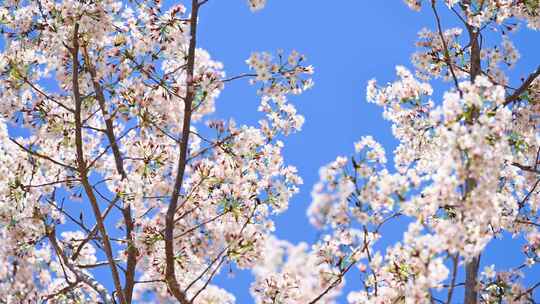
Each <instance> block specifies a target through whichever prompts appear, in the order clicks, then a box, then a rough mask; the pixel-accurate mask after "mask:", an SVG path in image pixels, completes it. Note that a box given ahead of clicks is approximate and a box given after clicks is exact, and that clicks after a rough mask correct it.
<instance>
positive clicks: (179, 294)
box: [165, 0, 200, 304]
mask: <svg viewBox="0 0 540 304" xmlns="http://www.w3.org/2000/svg"><path fill="white" fill-rule="evenodd" d="M191 3H192V4H191V5H192V6H191V7H192V10H191V17H190V35H191V38H190V41H189V48H188V54H187V68H186V74H187V77H186V80H187V84H186V85H187V90H186V95H185V97H184V117H183V123H182V137H181V139H180V155H179V159H178V168H177V173H176V179H175V183H174V188H173V192H172V195H171V200H170V202H169V207H168V210H167V215H166V218H165V259H166V266H165V280H166V282H167V286H168V287H169V291H170V292H171V294H172V295H173V296H174V297H175V298H176V299H177V300H178V301H179V302H180V303H182V304H188V303H190V301H189V300H188V299H187V296H186V294H185V292H184V291H182V290H181V287H180V285H179V284H178V281H177V280H176V272H175V267H174V266H175V255H174V237H173V236H174V215H175V213H176V209H177V207H178V199H179V196H180V188H181V187H182V182H183V180H184V173H185V169H186V161H187V152H188V140H189V134H190V132H189V129H190V125H191V114H192V103H193V99H194V96H195V92H194V89H195V88H194V85H193V74H194V69H195V49H196V46H197V18H198V12H199V6H200V4H199V3H198V1H197V0H192V2H191Z"/></svg>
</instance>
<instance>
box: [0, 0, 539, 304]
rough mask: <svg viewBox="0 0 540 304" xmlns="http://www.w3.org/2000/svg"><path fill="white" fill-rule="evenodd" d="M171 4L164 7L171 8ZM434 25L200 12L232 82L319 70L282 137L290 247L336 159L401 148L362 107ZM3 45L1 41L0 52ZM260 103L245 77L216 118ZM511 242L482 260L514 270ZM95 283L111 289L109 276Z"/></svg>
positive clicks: (284, 235) (404, 17) (242, 293)
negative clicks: (287, 59)
mask: <svg viewBox="0 0 540 304" xmlns="http://www.w3.org/2000/svg"><path fill="white" fill-rule="evenodd" d="M174 2H176V1H175V0H167V1H165V4H166V6H167V5H170V4H171V3H174ZM446 11H447V10H446V9H445V8H443V7H441V16H442V23H443V27H444V28H448V27H451V26H456V25H458V23H457V20H456V18H455V17H454V16H453V15H449V14H448V13H446ZM434 22H435V20H434V18H433V15H432V13H431V11H430V10H428V9H426V10H424V11H422V12H421V13H417V12H414V11H411V10H409V9H408V8H407V6H406V5H405V4H404V3H403V1H401V0H372V1H367V0H342V1H337V0H336V1H322V0H268V4H267V6H266V8H265V9H264V10H262V11H259V12H257V13H252V12H251V11H250V10H249V8H248V6H247V5H246V0H210V1H209V2H208V3H207V4H206V5H204V7H203V8H202V11H201V13H200V27H199V35H198V39H199V47H201V48H204V49H206V50H208V51H209V53H210V54H211V56H212V57H213V58H214V59H216V60H218V61H221V62H222V63H223V64H224V66H225V71H226V72H227V75H228V76H234V75H238V74H241V73H244V72H248V67H247V65H246V64H245V60H246V59H247V58H248V57H249V56H250V54H251V52H253V51H269V52H271V53H275V51H276V50H278V49H284V50H285V51H290V50H292V49H295V50H297V51H299V52H300V53H302V54H305V55H306V56H307V59H308V63H309V64H312V65H314V67H315V75H314V81H315V87H314V88H313V89H312V90H309V91H307V92H306V93H304V94H303V95H300V96H292V97H291V98H290V101H291V102H293V103H294V104H295V106H296V107H297V109H298V111H299V112H300V113H301V114H302V115H304V116H305V118H306V122H305V124H304V127H303V130H302V131H301V132H300V133H297V134H293V135H291V136H289V137H288V138H286V139H285V148H284V155H285V160H286V162H287V163H288V164H292V165H294V166H296V167H297V168H298V170H299V173H300V175H301V176H302V178H303V179H304V185H303V186H302V187H301V192H300V194H298V195H296V196H294V197H293V199H292V200H291V202H290V207H289V210H288V211H287V212H285V213H284V214H282V215H280V216H278V217H277V218H276V219H275V221H276V235H277V236H278V237H279V238H280V239H286V240H289V241H290V242H292V243H298V242H301V241H305V242H308V243H312V242H314V241H315V240H316V238H317V235H318V234H317V231H316V230H315V229H314V228H313V227H311V225H310V224H309V222H308V219H307V217H306V209H307V207H308V206H309V204H310V202H311V196H310V192H311V188H312V186H313V185H314V183H316V182H317V181H318V170H319V168H320V167H321V166H323V165H325V164H327V163H328V162H330V161H332V160H334V159H335V158H336V156H338V155H344V156H348V155H350V154H351V153H352V152H353V143H354V142H355V141H357V140H358V139H359V138H360V137H361V136H364V135H372V136H373V137H374V138H375V139H376V140H378V141H379V142H381V143H382V144H383V146H384V147H385V148H386V149H387V155H388V157H389V159H391V158H392V150H393V148H394V147H395V145H396V141H395V140H394V139H393V137H392V134H391V128H390V124H389V123H388V122H387V121H385V120H383V118H382V115H381V114H382V110H381V108H379V107H378V106H375V105H373V104H368V103H367V102H366V98H365V95H366V90H365V86H366V83H367V81H368V80H369V79H371V78H377V80H378V81H379V82H380V83H386V82H389V81H393V80H394V79H395V66H396V65H405V66H407V67H408V68H410V69H412V68H413V67H412V66H411V64H410V56H411V54H412V53H413V52H414V51H415V50H416V48H415V46H414V42H415V41H416V37H417V36H416V34H417V32H418V31H419V30H420V29H421V28H422V27H427V28H431V29H433V28H434V26H435V23H434ZM539 35H540V33H537V32H531V31H529V30H527V29H525V28H522V29H521V30H520V32H519V33H518V34H516V35H513V36H512V37H514V42H515V44H516V46H517V47H518V49H519V50H520V51H521V54H522V59H521V60H520V61H519V62H518V64H517V66H516V68H515V69H514V70H513V71H511V73H510V74H511V75H512V76H513V81H514V84H515V83H516V82H515V81H516V80H518V79H519V77H520V76H524V75H527V74H528V73H529V72H530V71H532V70H533V68H534V67H536V66H537V65H538V64H539V63H540V39H539V38H540V36H539ZM497 42H499V41H497ZM3 47H4V45H3V41H0V49H2V48H3ZM446 87H447V85H444V84H440V83H435V85H434V88H435V89H436V93H435V97H437V96H441V95H442V92H443V90H444V88H446ZM258 104H259V97H258V96H257V95H256V87H255V86H250V85H249V84H248V82H247V80H245V79H242V80H237V81H235V82H232V83H228V84H227V85H226V87H225V89H224V91H223V92H222V94H221V96H220V98H219V99H218V100H217V102H216V108H217V111H216V113H215V114H214V116H215V117H219V118H229V117H233V118H235V120H236V121H237V122H239V123H242V124H243V123H245V124H251V125H256V124H257V121H258V120H259V119H260V118H261V113H259V112H257V107H258ZM16 133H17V132H15V134H14V135H17V134H16ZM12 134H13V133H12ZM405 225H406V223H405V222H398V223H397V224H394V225H391V226H389V227H388V229H386V230H385V231H384V232H385V233H387V235H385V236H384V238H383V240H381V241H380V243H379V246H378V247H376V248H379V249H382V248H381V247H382V246H384V245H388V244H391V243H393V242H395V241H397V240H399V239H401V236H402V232H403V229H404V228H405ZM515 244H517V243H516V242H509V241H494V242H492V243H491V244H490V245H489V246H488V250H489V251H491V252H492V253H490V254H488V255H486V256H485V257H483V258H482V265H489V264H492V263H496V264H497V265H500V266H501V267H503V268H504V267H513V266H516V265H518V264H519V263H521V262H522V261H523V259H522V255H520V253H519V247H517V246H513V247H511V246H509V245H515ZM222 272H223V273H222V275H220V276H219V277H218V278H217V280H216V282H217V283H219V285H220V286H222V287H224V288H226V289H227V290H229V291H230V292H232V293H234V295H235V296H236V298H237V303H239V304H245V303H252V299H251V296H250V294H249V286H250V283H251V282H252V277H251V275H250V274H249V272H247V271H244V272H243V271H238V270H235V269H233V272H234V277H231V276H229V275H227V272H228V270H227V269H224V270H223V271H222ZM96 275H97V276H98V278H99V279H100V281H104V282H107V284H106V285H107V286H108V287H109V288H110V287H112V282H111V280H110V274H109V271H108V270H104V271H99V272H97V273H96ZM535 279H536V280H535ZM539 279H540V274H539V272H538V271H537V273H536V274H534V273H531V275H530V276H529V278H528V279H527V282H528V283H530V282H532V281H533V280H535V281H538V280H539ZM360 286H361V284H360V282H359V281H358V280H356V281H355V278H354V273H353V274H352V276H349V277H348V287H347V288H346V289H345V292H344V296H343V297H342V298H341V299H340V301H339V303H346V301H345V296H346V294H347V292H348V291H350V290H355V289H359V288H360ZM457 292H459V293H462V290H458V291H457ZM457 299H459V298H457Z"/></svg>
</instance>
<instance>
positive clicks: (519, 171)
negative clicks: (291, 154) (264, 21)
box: [0, 0, 540, 304]
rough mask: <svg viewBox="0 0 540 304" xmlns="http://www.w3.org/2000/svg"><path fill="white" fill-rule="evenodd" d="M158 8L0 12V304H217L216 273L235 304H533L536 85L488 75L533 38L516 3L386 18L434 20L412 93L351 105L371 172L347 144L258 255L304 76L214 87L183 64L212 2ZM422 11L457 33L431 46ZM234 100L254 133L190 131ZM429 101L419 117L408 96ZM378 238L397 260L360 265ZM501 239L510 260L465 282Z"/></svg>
mask: <svg viewBox="0 0 540 304" xmlns="http://www.w3.org/2000/svg"><path fill="white" fill-rule="evenodd" d="M160 2H161V1H159V0H152V1H137V0H132V1H113V0H32V1H30V0H4V1H3V2H2V5H1V6H0V28H1V31H2V33H3V35H4V51H3V52H2V53H0V94H1V96H0V113H1V114H2V115H1V117H2V118H1V120H0V138H1V141H0V170H1V172H2V176H3V181H4V182H3V183H1V184H0V233H1V235H2V240H3V243H2V245H1V246H0V260H1V263H0V265H1V266H0V292H1V294H2V295H3V297H4V298H3V299H1V301H2V302H3V303H121V304H127V303H149V302H151V303H169V302H170V303H182V304H187V303H200V304H211V303H235V298H234V296H233V295H232V294H231V293H229V292H228V291H226V290H225V289H223V288H221V287H219V286H217V285H215V284H214V283H213V279H214V278H215V277H216V275H217V274H219V272H220V271H221V270H222V269H223V268H224V267H225V266H226V265H230V264H234V265H235V266H236V267H238V268H240V269H250V270H251V271H252V272H253V274H254V277H255V281H254V282H253V283H252V285H251V293H252V295H253V298H254V301H255V302H256V303H264V304H267V303H268V304H270V303H284V304H285V303H287V304H292V303H310V304H312V303H336V301H337V300H338V296H339V295H340V294H341V292H342V289H343V287H344V284H345V278H346V276H347V279H348V280H349V281H350V282H349V284H350V286H351V288H353V289H354V290H356V291H353V292H351V293H349V294H348V295H347V300H348V302H349V303H351V304H359V303H434V302H443V303H454V302H465V303H484V302H485V303H501V302H505V303H506V302H508V303H531V302H534V292H535V289H536V288H538V287H539V286H540V282H538V283H533V284H534V285H531V286H525V285H523V284H522V282H523V280H522V279H523V278H522V276H523V275H522V270H523V269H525V268H527V267H531V268H532V267H535V263H537V262H539V261H540V231H539V227H540V222H539V216H538V208H539V206H540V195H539V189H537V185H538V184H539V183H540V167H539V166H540V161H539V155H540V134H539V132H538V129H537V127H538V125H539V123H540V121H539V120H540V114H539V113H540V108H539V107H540V80H539V79H540V77H538V76H539V75H540V67H539V68H537V69H536V70H535V71H532V72H531V74H530V75H528V76H527V77H525V78H524V79H521V80H519V81H517V80H516V81H510V79H509V77H508V76H507V72H508V69H509V68H511V67H512V66H513V65H514V64H515V63H516V62H517V60H518V59H519V53H518V51H517V49H516V48H515V47H514V45H513V43H512V39H511V34H512V32H513V31H515V30H517V29H518V26H520V25H521V26H522V27H527V28H528V29H529V30H536V29H539V28H540V5H539V4H538V2H536V1H526V0H476V1H473V0H468V1H467V0H461V1H458V0H446V1H435V0H432V1H420V0H407V1H406V3H407V5H408V6H409V7H411V8H413V9H415V10H420V9H421V8H422V6H424V9H425V10H428V9H429V10H431V11H432V13H433V19H434V29H433V30H428V29H425V30H422V31H421V32H420V33H419V41H418V42H417V45H418V47H419V52H417V53H415V54H413V56H412V59H413V64H414V69H415V71H414V74H413V72H411V71H410V70H409V69H407V68H405V67H403V66H398V67H397V68H396V72H397V77H398V80H397V81H395V82H393V83H390V84H387V85H379V84H377V82H376V81H375V80H372V81H370V82H369V84H368V88H367V99H368V101H369V102H373V103H376V104H378V105H380V106H381V107H382V108H383V111H384V112H383V113H384V114H383V115H384V118H385V119H387V120H389V121H391V122H392V124H393V127H392V131H393V134H394V136H395V137H396V139H397V140H398V141H399V145H398V146H397V148H396V149H395V151H394V158H393V162H392V166H390V165H389V164H388V161H387V158H386V155H385V151H384V149H383V148H382V146H381V145H380V144H378V143H377V142H376V141H375V139H374V138H372V137H371V136H364V137H362V138H361V139H360V140H359V141H358V142H357V143H355V144H354V150H355V153H354V155H352V156H350V157H338V158H337V159H336V160H335V161H334V162H332V163H330V164H328V165H326V166H324V167H323V168H321V170H320V182H318V183H317V184H316V185H315V186H314V188H313V192H312V197H313V200H312V203H311V205H310V207H309V209H308V210H307V213H308V216H309V219H310V221H311V223H312V224H313V225H314V226H315V227H316V228H317V229H319V230H320V231H321V233H320V234H321V238H320V239H319V240H318V241H317V242H315V243H314V244H313V245H312V246H310V245H308V244H307V243H300V244H291V243H289V242H287V241H284V240H279V239H277V238H276V237H275V236H273V231H274V225H273V221H272V217H273V215H275V214H279V213H282V212H284V211H285V210H286V209H287V207H288V203H289V200H290V198H291V196H292V195H294V194H295V193H296V192H298V185H299V184H301V183H302V179H301V178H300V176H299V175H298V172H297V170H296V169H295V168H294V167H292V166H288V165H286V164H285V162H284V160H283V157H282V155H281V150H282V148H283V145H284V144H283V142H282V140H283V138H285V137H286V136H287V135H289V134H291V133H293V132H296V131H299V130H300V129H301V127H302V124H303V122H304V118H303V117H302V116H301V115H300V114H298V113H297V111H296V109H295V107H294V105H293V104H292V103H290V102H289V101H288V97H289V96H291V95H296V94H300V93H302V92H303V91H304V90H306V89H309V88H310V87H311V86H312V81H311V79H310V75H311V74H312V73H313V68H312V67H311V66H308V65H306V63H305V61H306V60H305V57H304V56H303V55H301V54H299V53H297V52H295V51H293V52H291V53H290V54H285V53H284V52H281V51H278V52H277V53H276V54H274V55H271V54H270V53H266V52H261V53H253V54H251V56H250V57H249V58H248V59H247V60H246V62H247V64H248V67H247V68H246V73H244V74H240V75H234V76H227V75H226V74H225V72H224V69H223V65H222V64H221V63H219V62H217V61H215V60H213V59H212V58H211V56H210V55H209V54H208V52H206V51H205V50H203V49H201V48H199V47H198V46H197V36H198V33H197V30H198V19H199V11H200V10H201V9H204V7H205V5H211V2H212V1H209V0H192V1H190V3H185V4H184V3H176V5H174V6H172V7H164V6H162V4H161V3H160ZM265 2H266V1H264V0H249V1H247V3H248V7H249V8H250V9H251V10H253V11H256V10H259V9H262V8H263V7H264V5H265ZM442 9H445V10H447V11H448V12H449V14H453V16H455V18H456V19H457V20H459V22H461V23H462V28H451V29H444V28H443V20H442V18H441V15H440V13H439V11H440V10H442ZM522 30H527V29H522ZM488 35H490V36H496V38H495V39H493V38H490V39H489V42H490V43H491V41H495V42H494V43H496V44H495V45H493V46H492V47H491V48H490V47H489V46H487V45H486V44H488V42H485V40H484V39H485V37H487V36H488ZM486 41H487V39H486ZM499 44H500V45H499ZM241 79H244V80H245V79H249V82H250V83H251V84H252V85H255V86H257V88H258V94H259V99H260V105H259V108H258V109H259V111H260V112H261V114H262V115H261V119H260V121H259V124H258V125H256V126H248V125H237V124H236V123H235V122H234V120H232V119H224V120H213V119H210V114H211V113H213V112H214V101H215V100H216V98H218V96H219V94H220V92H221V91H222V90H223V89H225V87H226V85H227V84H228V83H229V82H232V81H238V80H241ZM440 80H442V82H443V83H445V84H446V86H447V91H446V92H444V93H442V92H441V94H440V96H442V97H441V100H436V99H437V97H435V96H437V95H435V94H434V93H433V89H432V86H431V85H430V84H429V83H428V81H433V82H435V81H440ZM515 84H517V86H516V85H515ZM433 99H435V100H433ZM396 220H398V221H404V220H405V221H406V222H407V223H408V227H407V229H406V231H405V232H404V234H403V239H402V241H400V242H398V243H396V244H394V245H392V246H389V247H387V248H383V250H382V251H380V250H379V249H377V248H378V247H376V246H377V241H378V240H379V239H381V238H382V237H384V235H383V234H382V232H381V231H382V229H384V227H385V226H386V225H387V224H388V223H390V222H392V221H396ZM505 232H509V233H511V234H512V235H513V236H514V237H516V238H519V239H521V240H523V242H524V243H525V245H524V246H523V253H524V260H523V261H522V262H521V263H519V264H518V265H516V267H515V268H512V269H508V270H504V271H500V270H499V269H496V268H495V266H488V267H486V268H485V269H483V270H482V271H480V270H479V266H480V259H481V256H482V255H483V254H484V251H485V248H486V245H487V244H488V243H489V242H490V241H491V240H492V239H494V238H501V237H503V236H505V235H507V234H503V233H505ZM102 269H106V270H107V275H109V276H110V278H111V279H110V280H111V281H112V282H113V286H112V288H110V287H107V286H106V285H107V284H105V283H104V282H103V281H102V276H98V275H96V273H97V271H102ZM354 271H356V274H355V275H354V276H351V275H348V274H350V273H352V272H354ZM460 272H463V273H464V275H460ZM532 279H534V278H532ZM460 290H461V291H462V292H461V295H458V292H460ZM461 298H462V299H463V300H458V299H461Z"/></svg>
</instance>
